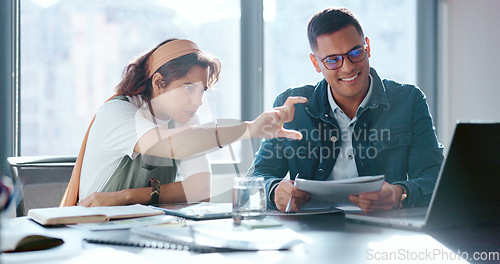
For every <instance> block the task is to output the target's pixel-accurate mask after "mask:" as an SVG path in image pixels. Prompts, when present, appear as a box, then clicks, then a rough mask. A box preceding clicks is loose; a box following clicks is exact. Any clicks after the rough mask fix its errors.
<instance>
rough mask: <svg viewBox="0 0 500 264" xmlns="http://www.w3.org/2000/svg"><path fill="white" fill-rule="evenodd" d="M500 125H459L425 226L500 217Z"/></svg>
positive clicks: (440, 225)
mask: <svg viewBox="0 0 500 264" xmlns="http://www.w3.org/2000/svg"><path fill="white" fill-rule="evenodd" d="M499 190H500V123H458V124H457V126H456V129H455V134H454V136H453V140H452V143H451V145H450V149H449V151H448V155H447V157H446V160H445V161H444V164H443V166H442V168H441V173H440V174H439V178H438V181H437V184H436V189H435V190H434V194H433V196H432V200H431V203H430V204H431V205H430V208H429V210H430V211H429V213H428V214H427V221H426V227H428V228H432V229H434V228H441V227H452V226H463V225H473V224H478V223H484V222H489V221H495V220H497V219H499V218H500V210H499V208H500V199H499V198H500V195H499Z"/></svg>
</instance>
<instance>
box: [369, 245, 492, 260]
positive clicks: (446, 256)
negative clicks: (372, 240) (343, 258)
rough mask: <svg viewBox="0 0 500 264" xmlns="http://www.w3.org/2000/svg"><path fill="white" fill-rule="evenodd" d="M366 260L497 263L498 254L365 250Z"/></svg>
mask: <svg viewBox="0 0 500 264" xmlns="http://www.w3.org/2000/svg"><path fill="white" fill-rule="evenodd" d="M365 257H366V259H367V260H371V261H458V260H465V261H499V260H500V252H473V253H471V252H466V251H461V250H457V252H453V251H450V250H445V249H442V248H435V249H422V250H412V249H408V248H400V249H393V250H375V249H367V250H366V255H365Z"/></svg>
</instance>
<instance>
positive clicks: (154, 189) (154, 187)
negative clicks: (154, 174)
mask: <svg viewBox="0 0 500 264" xmlns="http://www.w3.org/2000/svg"><path fill="white" fill-rule="evenodd" d="M149 181H150V182H151V199H150V200H149V202H148V204H159V203H160V202H159V201H160V180H158V179H157V178H153V179H150V180H149Z"/></svg>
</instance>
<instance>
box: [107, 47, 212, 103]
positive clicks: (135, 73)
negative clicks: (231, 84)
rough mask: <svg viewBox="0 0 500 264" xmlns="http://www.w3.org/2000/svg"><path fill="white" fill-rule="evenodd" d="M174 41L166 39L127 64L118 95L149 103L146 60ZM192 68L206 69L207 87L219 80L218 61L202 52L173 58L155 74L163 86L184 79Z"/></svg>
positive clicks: (117, 89)
mask: <svg viewBox="0 0 500 264" xmlns="http://www.w3.org/2000/svg"><path fill="white" fill-rule="evenodd" d="M172 40H175V39H168V40H165V41H163V42H162V43H160V44H159V45H158V46H156V47H155V48H154V49H152V50H150V51H148V52H147V53H146V54H144V55H142V56H140V57H139V58H137V59H136V60H135V61H134V62H132V63H131V64H129V65H128V66H127V67H126V68H125V70H124V71H123V79H122V80H121V82H120V83H119V84H118V86H117V87H116V91H117V93H118V94H120V95H129V96H133V95H141V96H142V98H143V99H144V100H145V101H146V102H149V101H150V100H151V94H152V90H153V86H152V78H148V59H149V57H150V56H151V54H152V53H153V52H154V51H155V50H156V49H158V47H160V46H162V45H163V44H165V43H167V42H170V41H172ZM193 66H200V67H202V68H204V69H206V68H208V70H209V72H208V74H209V76H208V85H209V86H212V85H214V84H215V83H216V82H217V81H218V80H219V75H220V68H221V64H220V61H219V60H218V59H217V58H215V57H213V56H210V55H208V54H206V53H203V52H197V53H189V54H186V55H183V56H180V57H178V58H175V59H173V60H171V61H169V62H167V63H165V64H163V65H162V66H161V67H160V68H159V69H158V70H157V71H156V72H158V73H160V74H161V75H162V77H163V81H164V82H163V84H164V86H167V85H169V84H170V83H171V82H173V81H175V80H178V79H180V78H182V77H184V76H185V75H186V74H187V72H188V71H189V69H191V68H192V67H193Z"/></svg>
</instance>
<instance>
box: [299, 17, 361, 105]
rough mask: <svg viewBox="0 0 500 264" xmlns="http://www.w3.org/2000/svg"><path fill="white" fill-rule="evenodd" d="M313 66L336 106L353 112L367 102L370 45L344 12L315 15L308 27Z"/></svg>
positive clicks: (353, 18)
mask: <svg viewBox="0 0 500 264" xmlns="http://www.w3.org/2000/svg"><path fill="white" fill-rule="evenodd" d="M308 37H309V43H310V45H311V49H312V53H311V54H310V59H311V62H312V63H313V65H314V68H315V69H316V71H317V72H320V73H322V74H323V76H324V77H325V79H326V81H327V82H328V84H329V85H330V88H331V92H332V95H333V97H334V99H335V101H336V102H337V104H338V105H339V106H340V107H341V108H342V109H343V110H344V111H348V109H347V108H354V109H351V110H352V111H349V112H351V113H350V114H351V115H352V112H353V111H354V110H355V109H356V108H357V107H358V106H359V104H360V103H361V101H362V100H363V99H364V98H365V96H366V94H367V91H368V88H369V84H370V81H369V77H368V76H369V74H370V63H369V61H368V58H369V57H370V41H369V39H368V38H367V37H364V34H363V30H362V29H361V25H360V24H359V22H358V20H357V19H356V17H354V15H353V14H352V13H351V12H350V11H349V10H347V9H345V8H339V9H332V8H329V9H325V10H323V11H321V12H319V13H316V14H315V15H314V16H313V17H312V18H311V20H310V22H309V25H308Z"/></svg>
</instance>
